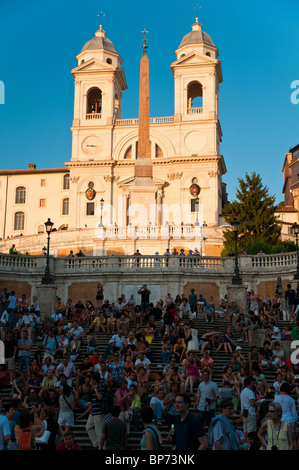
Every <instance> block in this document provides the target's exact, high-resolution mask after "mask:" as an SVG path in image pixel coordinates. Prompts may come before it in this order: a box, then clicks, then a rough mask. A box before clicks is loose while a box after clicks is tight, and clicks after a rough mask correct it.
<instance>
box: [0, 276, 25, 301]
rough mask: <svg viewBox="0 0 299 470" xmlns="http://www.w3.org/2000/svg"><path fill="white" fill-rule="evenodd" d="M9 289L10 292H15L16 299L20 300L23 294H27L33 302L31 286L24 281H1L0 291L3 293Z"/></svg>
mask: <svg viewBox="0 0 299 470" xmlns="http://www.w3.org/2000/svg"><path fill="white" fill-rule="evenodd" d="M5 287H6V288H7V290H8V292H11V291H12V290H14V291H15V293H16V294H15V295H16V298H17V299H19V298H20V297H21V295H22V294H26V297H27V299H28V301H31V286H30V285H29V284H28V282H23V281H1V283H0V291H1V292H3V289H4V288H5Z"/></svg>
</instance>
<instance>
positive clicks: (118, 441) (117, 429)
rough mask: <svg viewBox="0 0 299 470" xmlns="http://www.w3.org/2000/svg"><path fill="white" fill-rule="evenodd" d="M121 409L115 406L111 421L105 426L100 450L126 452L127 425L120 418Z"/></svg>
mask: <svg viewBox="0 0 299 470" xmlns="http://www.w3.org/2000/svg"><path fill="white" fill-rule="evenodd" d="M120 412H121V408H120V406H119V405H113V406H112V408H111V419H110V420H109V421H106V422H105V423H104V425H103V430H102V437H101V443H100V448H99V450H103V449H105V450H125V449H126V447H127V433H126V424H125V422H124V421H123V420H122V419H120V418H119V415H120Z"/></svg>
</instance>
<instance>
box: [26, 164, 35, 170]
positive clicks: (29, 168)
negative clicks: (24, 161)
mask: <svg viewBox="0 0 299 470" xmlns="http://www.w3.org/2000/svg"><path fill="white" fill-rule="evenodd" d="M35 168H36V164H35V163H28V170H35Z"/></svg>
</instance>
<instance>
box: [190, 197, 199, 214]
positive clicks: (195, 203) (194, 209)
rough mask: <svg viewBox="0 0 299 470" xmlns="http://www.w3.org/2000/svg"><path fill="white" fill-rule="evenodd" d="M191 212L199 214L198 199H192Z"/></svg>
mask: <svg viewBox="0 0 299 470" xmlns="http://www.w3.org/2000/svg"><path fill="white" fill-rule="evenodd" d="M191 212H198V199H191Z"/></svg>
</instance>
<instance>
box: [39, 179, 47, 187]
mask: <svg viewBox="0 0 299 470" xmlns="http://www.w3.org/2000/svg"><path fill="white" fill-rule="evenodd" d="M40 185H41V186H46V180H45V179H44V178H43V179H41V180H40Z"/></svg>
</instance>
